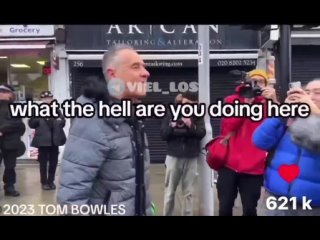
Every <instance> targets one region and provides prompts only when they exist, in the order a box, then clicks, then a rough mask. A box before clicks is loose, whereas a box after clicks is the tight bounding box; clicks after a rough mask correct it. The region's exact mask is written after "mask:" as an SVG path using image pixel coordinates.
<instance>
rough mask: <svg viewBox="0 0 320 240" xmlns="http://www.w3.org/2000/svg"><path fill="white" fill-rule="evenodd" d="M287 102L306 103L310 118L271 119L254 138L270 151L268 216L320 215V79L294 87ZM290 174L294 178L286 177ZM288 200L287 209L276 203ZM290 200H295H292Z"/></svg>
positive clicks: (263, 148) (267, 178)
mask: <svg viewBox="0 0 320 240" xmlns="http://www.w3.org/2000/svg"><path fill="white" fill-rule="evenodd" d="M291 85H292V86H291V87H292V88H291V89H290V90H289V91H288V93H287V98H286V99H285V103H288V104H291V103H304V104H308V105H309V107H310V113H311V114H310V116H309V117H308V118H299V117H296V118H294V119H293V118H282V117H273V118H268V119H267V120H266V121H265V122H264V123H263V124H262V125H261V126H260V127H259V128H257V130H256V131H255V133H254V135H253V142H254V144H255V145H256V146H257V147H258V148H259V149H261V150H264V151H268V152H269V153H268V161H267V169H266V172H265V182H264V187H265V189H266V196H267V197H266V199H265V200H266V202H265V206H266V214H267V215H273V216H307V215H309V216H315V215H317V216H319V215H320V134H319V132H320V80H319V79H316V80H313V81H311V82H309V83H308V84H307V85H306V87H305V89H304V90H303V89H302V88H300V87H299V86H300V85H301V84H299V83H295V84H291ZM285 172H290V177H288V175H286V174H285ZM280 197H282V199H283V198H285V199H287V200H288V201H287V202H286V205H285V206H283V207H285V208H286V209H287V210H286V211H283V210H281V209H280V208H278V207H276V208H275V209H274V208H273V209H271V207H270V206H271V205H270V204H272V202H271V201H274V203H280V202H279V201H277V199H279V198H280ZM289 199H293V200H290V201H289Z"/></svg>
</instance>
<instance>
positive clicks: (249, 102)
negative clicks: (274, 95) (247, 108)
mask: <svg viewBox="0 0 320 240" xmlns="http://www.w3.org/2000/svg"><path fill="white" fill-rule="evenodd" d="M253 101H254V98H245V99H244V103H247V104H252V103H253Z"/></svg>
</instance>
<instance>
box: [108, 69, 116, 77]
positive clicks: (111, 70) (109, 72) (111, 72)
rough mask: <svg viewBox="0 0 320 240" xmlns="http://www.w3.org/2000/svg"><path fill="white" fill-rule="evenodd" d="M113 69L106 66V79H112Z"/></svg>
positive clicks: (113, 75)
mask: <svg viewBox="0 0 320 240" xmlns="http://www.w3.org/2000/svg"><path fill="white" fill-rule="evenodd" d="M115 75H116V74H115V70H114V69H112V68H108V69H107V76H108V79H112V78H115Z"/></svg>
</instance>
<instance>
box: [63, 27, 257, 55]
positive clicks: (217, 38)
mask: <svg viewBox="0 0 320 240" xmlns="http://www.w3.org/2000/svg"><path fill="white" fill-rule="evenodd" d="M209 30H210V49H234V50H237V49H238V50H240V49H258V48H259V32H258V31H254V30H243V29H242V28H241V25H209ZM66 32H67V36H68V37H67V44H66V49H67V50H70V51H71V50H83V51H85V50H90V51H92V50H96V51H105V50H107V49H108V48H109V47H110V46H112V45H114V44H120V43H123V44H129V45H131V46H133V47H134V48H135V49H137V50H150V51H151V50H152V51H168V50H175V51H177V50H189V51H190V50H192V51H197V50H198V26H197V25H66Z"/></svg>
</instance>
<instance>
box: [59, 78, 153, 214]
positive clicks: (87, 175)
mask: <svg viewBox="0 0 320 240" xmlns="http://www.w3.org/2000/svg"><path fill="white" fill-rule="evenodd" d="M105 89H106V84H104V83H98V82H94V83H91V85H90V88H88V89H84V94H83V95H82V96H80V97H79V98H78V100H77V102H78V103H81V104H86V103H90V104H93V105H94V106H95V107H97V100H102V101H104V103H108V104H112V103H115V101H114V100H112V99H110V98H109V96H108V95H107V93H103V91H104V90H105ZM101 90H103V91H101ZM96 112H97V111H96ZM130 122H131V121H128V119H125V118H112V117H108V118H101V117H98V116H97V115H95V116H94V117H92V118H75V119H74V120H73V122H72V126H71V128H70V132H69V136H68V140H67V142H66V145H65V150H64V154H63V159H62V164H61V174H60V176H61V177H60V188H59V190H58V196H57V198H58V202H59V203H60V204H63V205H69V206H70V205H89V206H96V207H99V206H100V207H101V206H105V207H106V209H107V211H106V212H102V213H100V214H102V215H103V214H110V213H111V214H112V212H113V213H114V214H117V215H134V214H135V200H136V194H135V191H136V183H135V180H136V169H135V165H136V164H135V157H136V156H137V154H139V155H140V154H143V157H144V165H145V172H144V179H145V182H144V184H145V189H146V191H145V194H146V202H145V207H146V214H147V215H151V214H152V213H151V198H150V194H149V162H150V157H149V150H148V142H147V139H146V136H145V135H144V138H145V139H144V141H142V142H144V145H143V146H141V145H140V147H141V151H140V152H137V151H138V150H137V149H138V148H137V144H138V142H137V141H135V136H137V134H139V133H138V131H137V128H136V127H135V126H134V125H133V124H131V123H130ZM140 136H141V135H140ZM91 214H99V213H98V212H91Z"/></svg>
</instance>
